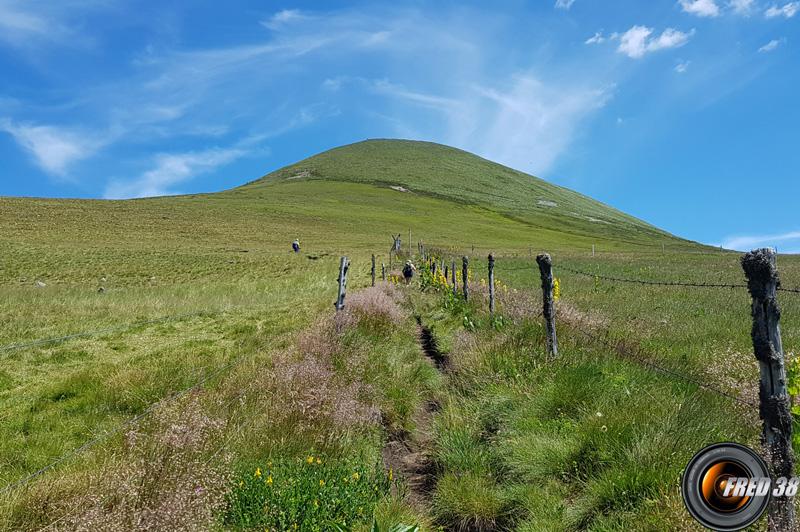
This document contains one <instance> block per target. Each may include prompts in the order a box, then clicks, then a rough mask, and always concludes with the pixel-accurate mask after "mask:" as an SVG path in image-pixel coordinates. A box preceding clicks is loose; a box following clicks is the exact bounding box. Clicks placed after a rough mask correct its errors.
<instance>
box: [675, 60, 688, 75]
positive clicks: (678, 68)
mask: <svg viewBox="0 0 800 532" xmlns="http://www.w3.org/2000/svg"><path fill="white" fill-rule="evenodd" d="M690 64H691V61H680V62H679V63H678V64H677V65H675V72H677V73H678V74H683V73H684V72H686V70H687V69H688V68H689V65H690Z"/></svg>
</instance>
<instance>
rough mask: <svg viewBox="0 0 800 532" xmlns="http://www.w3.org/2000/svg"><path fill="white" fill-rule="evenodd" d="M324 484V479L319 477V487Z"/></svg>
mask: <svg viewBox="0 0 800 532" xmlns="http://www.w3.org/2000/svg"><path fill="white" fill-rule="evenodd" d="M324 485H325V481H324V480H322V479H319V487H320V488H321V487H323V486H324Z"/></svg>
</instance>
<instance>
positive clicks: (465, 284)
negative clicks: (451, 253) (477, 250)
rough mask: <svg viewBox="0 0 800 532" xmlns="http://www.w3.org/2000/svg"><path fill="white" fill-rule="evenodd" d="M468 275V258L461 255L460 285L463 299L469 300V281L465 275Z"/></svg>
mask: <svg viewBox="0 0 800 532" xmlns="http://www.w3.org/2000/svg"><path fill="white" fill-rule="evenodd" d="M468 275H469V259H468V258H467V257H461V287H462V289H463V291H464V301H469V281H468V279H467V276H468Z"/></svg>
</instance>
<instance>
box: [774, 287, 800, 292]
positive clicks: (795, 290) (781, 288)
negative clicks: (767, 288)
mask: <svg viewBox="0 0 800 532" xmlns="http://www.w3.org/2000/svg"><path fill="white" fill-rule="evenodd" d="M778 291H779V292H787V293H789V294H800V288H783V287H782V286H779V287H778Z"/></svg>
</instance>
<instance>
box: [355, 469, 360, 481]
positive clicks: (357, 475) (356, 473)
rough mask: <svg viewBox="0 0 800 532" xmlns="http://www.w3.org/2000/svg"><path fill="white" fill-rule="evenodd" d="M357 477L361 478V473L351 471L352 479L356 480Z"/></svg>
mask: <svg viewBox="0 0 800 532" xmlns="http://www.w3.org/2000/svg"><path fill="white" fill-rule="evenodd" d="M359 478H361V475H359V474H358V471H356V472H355V473H353V480H358V479H359Z"/></svg>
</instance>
